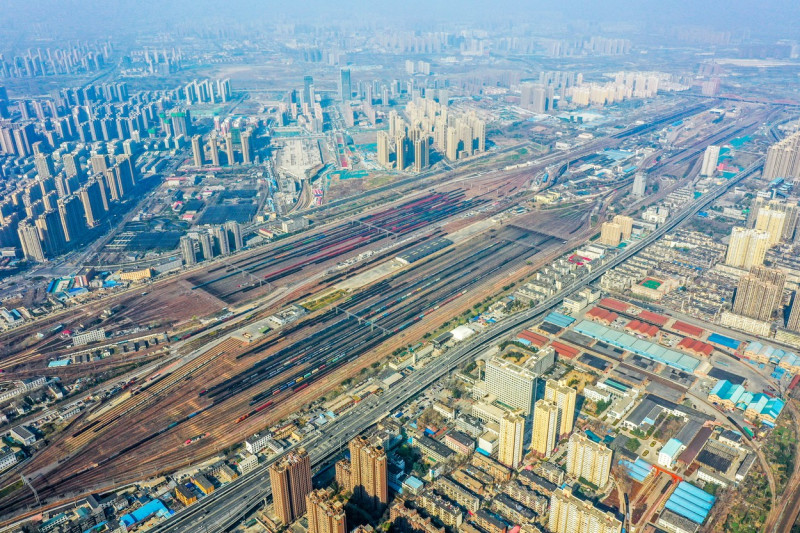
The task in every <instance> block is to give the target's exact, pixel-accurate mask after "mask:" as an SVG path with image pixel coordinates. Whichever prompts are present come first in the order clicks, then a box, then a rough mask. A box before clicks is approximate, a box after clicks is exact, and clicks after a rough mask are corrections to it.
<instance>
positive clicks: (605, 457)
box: [566, 433, 612, 487]
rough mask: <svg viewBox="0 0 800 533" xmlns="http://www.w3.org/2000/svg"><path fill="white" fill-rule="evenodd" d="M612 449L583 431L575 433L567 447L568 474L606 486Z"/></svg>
mask: <svg viewBox="0 0 800 533" xmlns="http://www.w3.org/2000/svg"><path fill="white" fill-rule="evenodd" d="M611 455H612V453H611V450H610V449H608V448H607V447H606V446H604V445H603V444H601V443H599V442H594V441H593V440H591V439H589V438H588V437H586V435H584V434H583V433H573V434H572V436H571V437H570V438H569V444H568V448H567V463H566V467H567V474H569V475H570V476H572V477H574V478H583V479H585V480H586V481H588V482H589V483H592V484H593V485H595V486H596V487H605V486H606V483H608V476H609V473H610V472H611Z"/></svg>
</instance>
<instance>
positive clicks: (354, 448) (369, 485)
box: [350, 435, 389, 510]
mask: <svg viewBox="0 0 800 533" xmlns="http://www.w3.org/2000/svg"><path fill="white" fill-rule="evenodd" d="M350 471H351V476H352V477H351V485H352V487H353V497H354V498H355V499H356V500H357V501H359V502H361V505H362V506H363V507H364V508H365V509H367V510H373V509H374V510H379V509H381V508H382V507H383V506H384V505H386V504H388V503H389V485H388V483H389V479H388V472H387V463H386V451H385V450H384V449H383V446H380V445H377V444H372V443H371V442H370V441H369V439H368V438H367V437H364V436H363V435H359V436H358V437H356V438H354V439H353V440H351V441H350Z"/></svg>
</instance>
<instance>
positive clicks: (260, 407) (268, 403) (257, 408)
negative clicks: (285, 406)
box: [256, 400, 273, 413]
mask: <svg viewBox="0 0 800 533" xmlns="http://www.w3.org/2000/svg"><path fill="white" fill-rule="evenodd" d="M272 404H273V401H272V400H270V401H268V402H267V403H265V404H264V405H261V406H259V407H256V413H258V412H260V411H263V410H264V409H266V408H267V407H269V406H270V405H272Z"/></svg>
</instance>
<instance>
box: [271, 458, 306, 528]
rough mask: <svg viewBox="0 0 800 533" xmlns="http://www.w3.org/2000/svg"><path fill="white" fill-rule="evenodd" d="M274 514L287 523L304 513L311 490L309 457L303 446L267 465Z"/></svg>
mask: <svg viewBox="0 0 800 533" xmlns="http://www.w3.org/2000/svg"><path fill="white" fill-rule="evenodd" d="M269 482H270V484H271V485H272V500H273V502H274V504H275V516H277V517H278V520H280V521H281V522H282V523H284V524H286V525H288V524H291V523H292V522H294V521H295V520H297V519H298V518H300V517H301V516H303V515H304V514H305V513H306V496H307V495H308V493H310V492H311V459H310V458H309V456H308V453H307V452H306V451H305V449H303V448H298V449H297V451H291V452H289V453H287V454H286V455H284V456H283V457H281V459H280V460H278V461H277V462H275V463H273V464H272V465H270V467H269Z"/></svg>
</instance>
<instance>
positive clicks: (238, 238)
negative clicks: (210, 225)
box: [224, 220, 244, 251]
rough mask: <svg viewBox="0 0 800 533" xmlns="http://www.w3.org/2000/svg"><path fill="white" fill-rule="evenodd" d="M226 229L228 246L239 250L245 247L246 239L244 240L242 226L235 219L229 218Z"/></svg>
mask: <svg viewBox="0 0 800 533" xmlns="http://www.w3.org/2000/svg"><path fill="white" fill-rule="evenodd" d="M224 227H225V231H227V232H228V248H229V249H231V248H232V249H233V250H234V251H239V250H241V249H242V248H244V241H243V240H242V227H241V226H240V225H239V223H238V222H236V221H235V220H229V221H228V222H226V223H225V225H224Z"/></svg>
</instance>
